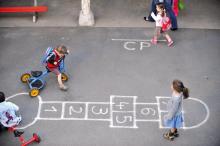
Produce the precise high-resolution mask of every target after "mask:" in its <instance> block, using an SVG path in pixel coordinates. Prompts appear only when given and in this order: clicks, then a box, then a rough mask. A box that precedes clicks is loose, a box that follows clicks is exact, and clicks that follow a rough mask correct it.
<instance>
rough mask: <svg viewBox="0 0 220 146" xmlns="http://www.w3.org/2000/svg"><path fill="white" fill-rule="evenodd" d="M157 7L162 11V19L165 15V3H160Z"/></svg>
mask: <svg viewBox="0 0 220 146" xmlns="http://www.w3.org/2000/svg"><path fill="white" fill-rule="evenodd" d="M157 6H158V7H159V8H160V9H161V10H162V14H161V15H162V17H164V15H165V7H164V4H163V3H158V4H157Z"/></svg>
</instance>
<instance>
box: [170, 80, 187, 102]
mask: <svg viewBox="0 0 220 146" xmlns="http://www.w3.org/2000/svg"><path fill="white" fill-rule="evenodd" d="M173 89H174V90H176V91H177V92H178V93H181V92H183V97H184V99H187V98H188V97H189V89H188V88H186V87H185V86H184V85H183V82H182V81H180V80H173Z"/></svg>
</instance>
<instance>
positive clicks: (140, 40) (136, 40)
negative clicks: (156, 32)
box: [112, 39, 167, 42]
mask: <svg viewBox="0 0 220 146" xmlns="http://www.w3.org/2000/svg"><path fill="white" fill-rule="evenodd" d="M112 41H130V42H132V41H133V42H150V41H151V40H147V39H146V40H143V39H112ZM157 41H159V42H166V41H167V40H157Z"/></svg>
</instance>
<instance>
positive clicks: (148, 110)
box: [141, 108, 156, 116]
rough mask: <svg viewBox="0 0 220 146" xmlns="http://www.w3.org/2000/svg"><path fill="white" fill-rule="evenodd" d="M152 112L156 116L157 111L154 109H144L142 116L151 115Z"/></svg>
mask: <svg viewBox="0 0 220 146" xmlns="http://www.w3.org/2000/svg"><path fill="white" fill-rule="evenodd" d="M151 111H152V112H153V113H152V114H151V115H153V116H155V114H156V111H155V110H154V109H153V108H143V109H141V114H142V115H149V114H150V113H151Z"/></svg>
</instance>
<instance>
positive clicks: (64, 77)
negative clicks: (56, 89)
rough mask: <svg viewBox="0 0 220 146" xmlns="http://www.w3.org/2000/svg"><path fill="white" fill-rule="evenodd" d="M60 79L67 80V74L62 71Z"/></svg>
mask: <svg viewBox="0 0 220 146" xmlns="http://www.w3.org/2000/svg"><path fill="white" fill-rule="evenodd" d="M61 79H62V81H64V82H66V81H68V76H67V75H66V74H65V73H62V74H61Z"/></svg>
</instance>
